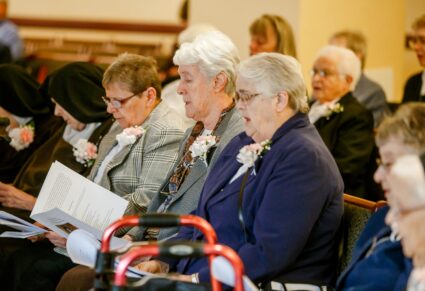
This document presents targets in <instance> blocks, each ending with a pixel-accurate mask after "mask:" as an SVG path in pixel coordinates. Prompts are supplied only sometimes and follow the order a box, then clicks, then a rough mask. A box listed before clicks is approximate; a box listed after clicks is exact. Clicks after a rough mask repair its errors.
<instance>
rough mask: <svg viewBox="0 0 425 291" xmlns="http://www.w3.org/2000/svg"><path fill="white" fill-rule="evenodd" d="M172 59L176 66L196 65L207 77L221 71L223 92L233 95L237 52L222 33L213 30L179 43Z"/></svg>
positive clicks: (211, 76) (212, 76)
mask: <svg viewBox="0 0 425 291" xmlns="http://www.w3.org/2000/svg"><path fill="white" fill-rule="evenodd" d="M173 61H174V64H176V65H177V66H182V65H197V66H198V67H199V69H200V71H201V72H202V73H203V74H205V76H206V77H208V78H214V77H215V76H217V75H218V74H219V73H221V72H223V73H224V74H225V75H226V76H227V84H226V88H225V92H226V93H227V94H229V95H231V96H233V94H234V92H235V80H236V65H237V64H238V63H239V52H238V49H237V48H236V46H235V44H234V43H233V42H232V41H231V40H230V38H229V37H228V36H227V35H225V34H224V33H222V32H220V31H218V30H214V31H209V32H205V33H202V34H200V35H198V36H197V37H196V38H195V40H194V41H193V42H191V43H184V44H182V45H181V47H180V48H179V49H178V50H177V51H176V53H175V55H174V58H173Z"/></svg>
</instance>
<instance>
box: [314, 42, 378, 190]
mask: <svg viewBox="0 0 425 291" xmlns="http://www.w3.org/2000/svg"><path fill="white" fill-rule="evenodd" d="M360 72H361V70H360V61H359V59H358V58H357V57H356V55H355V54H354V53H353V52H352V51H350V50H348V49H345V48H342V47H337V46H325V47H324V48H322V49H321V50H320V51H319V54H318V56H317V58H316V60H315V62H314V65H313V69H312V72H311V75H312V87H313V99H314V101H313V104H312V106H311V110H310V112H309V114H308V115H309V119H310V122H311V123H313V124H314V125H315V126H316V128H317V130H318V131H319V134H320V136H321V137H322V139H323V141H324V142H325V144H326V146H327V147H328V149H329V151H330V152H331V153H332V155H333V157H334V158H335V161H336V163H337V165H338V168H339V171H340V173H341V175H342V179H343V180H344V184H345V189H344V191H345V192H346V193H349V194H352V195H356V196H361V197H364V196H365V195H366V180H367V165H368V163H369V161H370V159H371V155H372V152H373V149H374V141H373V117H372V114H371V113H370V112H369V111H367V110H366V109H365V108H364V107H363V106H362V105H361V104H360V103H359V102H358V101H357V100H356V98H354V97H353V95H352V94H351V91H352V90H353V88H354V87H355V85H356V83H357V81H358V79H359V76H360Z"/></svg>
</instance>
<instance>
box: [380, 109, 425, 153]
mask: <svg viewBox="0 0 425 291" xmlns="http://www.w3.org/2000/svg"><path fill="white" fill-rule="evenodd" d="M394 136H398V137H401V138H402V141H403V143H405V144H407V145H410V146H412V147H414V148H416V149H418V151H419V153H424V152H425V104H424V103H421V102H410V103H406V104H403V105H401V106H400V107H399V109H398V110H397V111H396V112H395V114H394V115H393V116H389V117H387V118H385V119H384V120H383V121H382V123H381V124H380V125H379V127H378V129H377V133H376V144H377V145H378V146H381V145H383V144H384V143H386V142H387V141H388V139H390V138H391V137H394Z"/></svg>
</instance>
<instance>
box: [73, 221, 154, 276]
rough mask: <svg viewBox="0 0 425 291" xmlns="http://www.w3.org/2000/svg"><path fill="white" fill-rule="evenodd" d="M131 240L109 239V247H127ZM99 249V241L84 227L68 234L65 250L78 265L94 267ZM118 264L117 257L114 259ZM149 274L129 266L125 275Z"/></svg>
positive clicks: (113, 248)
mask: <svg viewBox="0 0 425 291" xmlns="http://www.w3.org/2000/svg"><path fill="white" fill-rule="evenodd" d="M130 244H131V242H129V241H126V240H123V239H117V238H114V239H113V240H112V241H111V249H112V250H117V249H120V248H128V247H129V245H130ZM99 249H100V241H99V240H98V239H97V238H96V237H95V236H94V235H93V234H92V233H90V232H88V231H86V230H84V229H77V230H75V231H73V232H71V234H70V235H69V236H68V240H67V242H66V251H67V253H68V256H69V257H70V258H71V260H72V261H73V262H74V263H76V264H80V265H84V266H87V267H90V268H94V265H95V263H96V255H97V251H98V250H99ZM116 264H118V259H117V260H116ZM144 275H151V273H147V272H143V271H140V270H138V269H136V268H134V267H129V269H128V272H127V276H130V277H141V276H144Z"/></svg>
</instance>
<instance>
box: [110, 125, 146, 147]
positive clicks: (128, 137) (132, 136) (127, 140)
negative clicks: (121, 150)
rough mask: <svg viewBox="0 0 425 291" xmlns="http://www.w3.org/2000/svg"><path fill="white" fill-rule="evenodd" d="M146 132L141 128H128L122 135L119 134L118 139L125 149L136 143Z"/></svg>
mask: <svg viewBox="0 0 425 291" xmlns="http://www.w3.org/2000/svg"><path fill="white" fill-rule="evenodd" d="M145 132H146V130H145V129H144V128H143V127H141V126H133V127H128V128H126V129H124V130H123V131H122V132H121V133H120V134H117V137H116V139H117V141H118V144H119V145H120V146H121V147H125V146H127V145H129V144H133V143H135V142H136V140H137V138H138V137H139V136H141V135H142V134H144V133H145Z"/></svg>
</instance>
